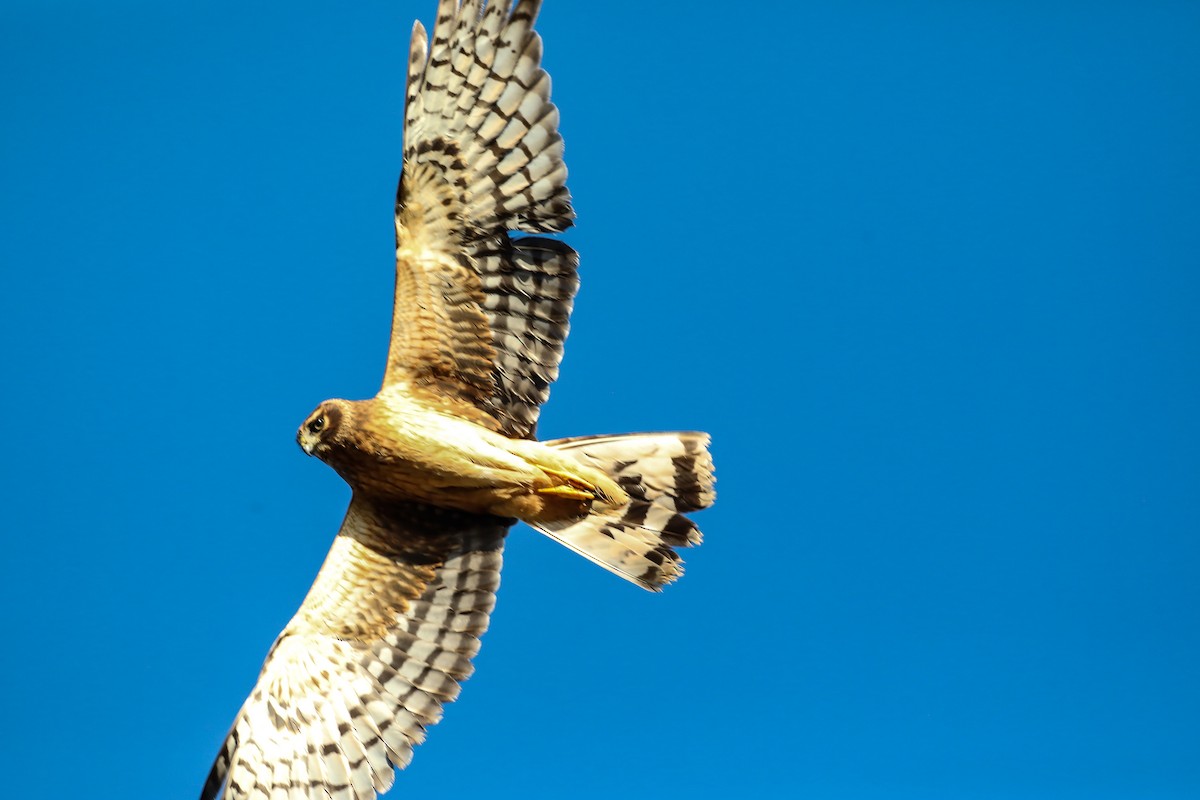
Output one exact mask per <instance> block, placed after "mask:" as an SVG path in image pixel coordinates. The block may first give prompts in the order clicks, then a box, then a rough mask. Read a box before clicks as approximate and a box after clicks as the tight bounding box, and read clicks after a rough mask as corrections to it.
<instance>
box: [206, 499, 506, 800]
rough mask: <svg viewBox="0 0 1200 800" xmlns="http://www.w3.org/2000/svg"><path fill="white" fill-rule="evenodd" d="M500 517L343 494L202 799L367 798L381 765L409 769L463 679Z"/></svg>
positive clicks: (500, 541) (482, 623) (487, 602)
mask: <svg viewBox="0 0 1200 800" xmlns="http://www.w3.org/2000/svg"><path fill="white" fill-rule="evenodd" d="M510 524H511V521H509V520H503V519H499V518H496V517H479V516H473V515H470V514H464V513H461V512H456V511H448V510H444V509H437V508H433V507H430V506H423V505H417V504H409V503H405V504H396V503H393V504H387V505H386V506H384V505H379V504H375V503H371V502H367V501H364V500H361V499H359V498H355V499H354V500H353V501H351V504H350V509H349V511H348V512H347V513H346V519H345V521H344V522H343V523H342V528H341V531H340V532H339V533H338V535H337V538H335V539H334V542H333V547H332V549H331V550H330V551H329V555H328V557H327V558H326V559H325V564H324V566H322V567H321V571H320V573H319V574H318V575H317V579H316V582H315V583H314V584H313V587H312V589H311V590H309V593H308V596H307V597H306V598H305V599H304V602H303V603H302V604H301V606H300V610H299V611H297V612H296V616H295V617H293V618H292V620H291V622H289V623H288V625H287V627H286V628H284V630H283V633H281V634H280V635H279V638H278V639H277V640H276V641H275V644H274V646H273V647H272V648H271V652H270V653H269V654H268V655H267V660H266V663H265V664H263V668H262V672H261V674H260V675H259V679H258V683H257V684H256V685H255V687H254V690H253V691H252V692H251V693H250V697H249V698H248V699H247V700H246V703H245V705H243V706H242V709H241V711H240V712H239V713H238V715H237V718H236V719H235V720H234V723H233V727H232V729H231V730H230V732H229V736H228V737H227V738H226V740H225V744H224V746H223V747H222V748H221V752H220V753H219V754H218V755H217V758H216V761H215V763H214V764H213V767H212V771H211V772H210V773H209V776H208V780H207V781H206V782H205V784H204V790H203V792H202V794H201V800H214V799H215V798H217V797H218V796H221V797H224V798H225V800H238V799H239V798H250V797H263V798H266V797H272V798H274V797H290V798H308V797H314V798H315V797H321V798H325V797H327V796H328V797H330V798H333V799H334V800H372V799H373V798H374V797H375V794H376V792H385V791H387V790H388V789H389V788H390V787H391V785H392V781H393V780H394V777H395V776H394V772H393V767H397V768H402V767H404V766H405V765H407V764H408V762H409V760H410V759H411V758H412V748H413V746H414V745H417V744H420V743H421V742H422V741H423V740H424V739H425V728H426V727H427V726H429V725H432V724H433V723H435V722H437V721H438V720H439V719H440V718H441V716H442V704H443V703H449V702H451V701H453V700H454V699H455V698H456V697H457V696H458V691H459V682H460V681H462V680H464V679H465V678H466V677H467V676H469V675H470V674H471V669H472V667H471V662H470V659H471V657H472V656H473V655H475V653H476V652H478V650H479V637H480V636H481V635H482V634H483V632H484V630H486V628H487V625H488V616H489V614H490V613H491V610H492V607H493V606H494V604H495V592H496V588H497V586H499V583H500V563H501V550H502V548H503V545H504V536H505V534H506V533H507V531H508V527H509V525H510ZM222 786H224V793H223V794H222V792H221V790H222Z"/></svg>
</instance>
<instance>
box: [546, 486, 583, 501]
mask: <svg viewBox="0 0 1200 800" xmlns="http://www.w3.org/2000/svg"><path fill="white" fill-rule="evenodd" d="M537 492H538V494H548V495H551V496H552V497H562V498H565V499H567V500H595V499H596V495H594V494H592V493H591V492H585V491H583V490H582V489H576V488H575V487H573V486H543V487H542V488H541V489H538V490H537Z"/></svg>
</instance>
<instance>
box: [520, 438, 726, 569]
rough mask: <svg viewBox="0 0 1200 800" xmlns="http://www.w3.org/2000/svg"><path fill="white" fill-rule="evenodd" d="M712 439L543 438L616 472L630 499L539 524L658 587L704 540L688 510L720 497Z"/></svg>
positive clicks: (577, 547) (600, 560)
mask: <svg viewBox="0 0 1200 800" xmlns="http://www.w3.org/2000/svg"><path fill="white" fill-rule="evenodd" d="M708 442H709V438H708V434H705V433H695V432H684V433H633V434H624V435H620V436H583V437H578V438H572V439H556V440H552V441H548V442H544V444H546V445H548V446H550V447H552V448H554V449H556V450H560V451H565V452H567V453H569V454H570V455H571V456H573V457H575V458H576V459H578V460H579V461H580V462H582V463H584V464H586V465H587V466H589V467H592V468H593V469H596V470H599V471H600V472H603V473H604V474H606V475H608V476H609V477H611V478H612V479H613V480H614V481H616V482H617V483H618V484H619V485H620V487H621V488H622V489H624V490H625V492H626V493H627V494H628V495H629V497H630V500H629V502H628V503H626V504H624V505H621V506H615V507H614V506H607V505H603V504H597V505H594V506H593V507H592V510H591V513H589V514H588V515H587V516H585V517H583V518H575V519H570V520H566V521H563V522H550V523H540V524H536V525H534V527H535V528H537V529H538V530H539V531H541V532H542V533H544V534H546V535H547V536H549V537H550V538H552V539H554V540H556V541H558V542H560V543H562V544H563V545H566V546H567V547H569V548H570V549H572V550H574V551H575V552H577V553H579V554H580V555H582V556H584V557H585V558H588V559H590V560H591V561H593V562H595V563H597V564H599V565H600V566H602V567H604V568H605V569H607V570H608V571H610V572H614V573H616V574H617V575H620V576H621V577H622V578H625V579H626V580H628V581H631V582H633V583H636V584H638V585H639V586H641V587H642V588H644V589H649V590H651V591H659V590H660V589H662V587H663V586H665V585H666V584H668V583H670V582H671V581H673V580H675V579H676V578H678V577H679V576H680V575H682V574H683V562H682V560H681V559H680V557H679V554H678V553H676V552H675V548H678V547H691V546H693V545H697V544H700V541H701V535H700V529H699V528H697V527H696V523H694V522H692V520H690V519H689V518H688V517H687V516H685V515H686V514H688V513H690V512H692V511H699V510H700V509H702V508H707V507H708V506H710V505H712V503H713V500H714V499H715V498H716V493H715V492H714V491H713V484H714V483H715V478H714V477H713V463H712V457H711V456H710V455H709V453H708V449H707V446H708Z"/></svg>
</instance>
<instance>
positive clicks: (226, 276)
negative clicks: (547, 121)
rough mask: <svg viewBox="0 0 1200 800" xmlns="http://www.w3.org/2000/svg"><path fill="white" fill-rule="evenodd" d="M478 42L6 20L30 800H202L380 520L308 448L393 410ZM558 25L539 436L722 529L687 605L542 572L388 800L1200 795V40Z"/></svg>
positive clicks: (530, 555)
mask: <svg viewBox="0 0 1200 800" xmlns="http://www.w3.org/2000/svg"><path fill="white" fill-rule="evenodd" d="M434 5H435V3H434V2H433V0H420V2H415V0H395V1H394V2H374V1H372V2H363V1H359V2H354V3H328V2H288V3H276V2H264V3H255V4H240V3H231V2H225V1H224V0H221V1H220V2H207V3H200V2H180V3H171V4H154V3H149V2H131V1H130V0H108V1H107V2H104V3H100V2H95V3H86V4H85V3H78V2H66V1H65V0H63V1H58V0H50V1H49V2H38V3H35V2H4V3H2V4H0V74H2V75H3V78H4V79H3V81H2V82H0V99H2V101H3V102H0V144H2V147H0V185H2V186H3V188H4V191H3V193H0V220H2V221H0V226H2V230H3V241H4V255H3V258H2V263H3V279H4V287H5V288H4V291H3V292H0V332H2V334H3V339H2V341H3V352H4V360H5V364H6V367H5V369H4V370H3V375H4V378H3V387H4V390H5V391H4V395H5V398H6V401H7V405H6V413H5V417H6V420H7V424H6V426H5V427H6V435H5V440H6V443H7V457H6V458H4V459H3V462H2V466H0V471H2V472H3V475H2V482H0V486H3V492H4V497H5V498H6V499H7V502H6V504H5V505H6V509H7V511H6V513H5V515H4V521H3V523H2V526H0V530H2V531H3V533H4V538H5V542H6V550H7V552H8V556H7V557H6V558H5V559H4V560H3V566H2V569H3V580H0V598H2V599H3V604H4V608H5V610H6V617H7V620H8V625H7V634H8V645H7V646H6V647H5V648H4V649H3V654H2V655H0V679H3V683H4V684H5V685H6V686H7V687H8V691H7V699H6V701H5V706H6V711H5V721H6V724H5V725H4V726H3V730H2V731H0V739H2V740H3V742H2V744H3V747H0V752H2V753H3V756H0V759H2V760H3V763H4V765H5V769H4V772H5V776H6V777H5V781H6V783H7V787H6V791H5V793H6V794H9V795H11V796H14V797H18V796H38V797H64V798H66V797H89V798H90V797H107V796H116V795H118V794H120V795H121V796H124V797H135V798H162V797H170V798H175V797H182V798H186V797H191V796H194V795H195V794H196V793H197V792H198V790H199V787H200V784H201V782H202V781H203V778H204V775H205V774H206V772H207V770H208V767H209V763H210V761H211V758H212V756H213V755H214V753H215V751H216V749H217V747H218V746H219V743H220V741H221V739H222V737H223V735H224V733H225V730H226V727H227V725H228V724H229V722H230V720H231V719H232V717H233V715H234V713H235V712H236V710H237V708H238V706H239V705H240V704H241V702H242V700H243V698H244V697H245V695H246V693H247V691H248V690H249V689H250V687H251V685H252V683H253V681H254V679H255V676H256V675H257V671H258V668H259V665H260V663H261V660H262V657H263V656H264V655H265V653H266V650H267V648H268V646H269V645H270V643H271V641H272V639H273V638H274V636H275V635H276V633H277V632H278V631H279V629H280V628H281V626H282V625H283V624H284V622H286V620H287V619H288V617H289V616H290V615H291V614H292V612H293V611H294V609H295V607H296V605H297V604H298V602H299V601H300V599H301V597H302V596H303V594H304V592H305V591H306V590H307V588H308V585H309V583H310V582H311V580H312V576H313V575H314V573H315V571H316V569H317V567H318V565H319V564H320V561H321V559H322V557H323V556H324V553H325V551H326V548H327V547H328V544H329V541H330V539H331V537H332V536H333V534H334V532H335V531H336V529H337V525H338V523H339V522H340V519H341V515H342V513H343V512H344V509H345V504H346V500H347V497H348V491H347V489H346V488H345V486H344V485H343V484H342V483H341V482H340V481H339V479H338V478H337V477H336V476H335V475H334V474H333V473H332V471H330V470H328V469H327V468H325V467H324V466H323V465H321V464H320V463H318V462H316V461H315V460H311V459H308V458H306V457H304V455H303V454H302V453H301V452H300V451H299V450H298V449H297V447H296V445H295V443H294V440H293V436H294V432H295V429H296V427H297V426H298V425H299V423H300V422H301V421H302V420H303V419H304V417H305V416H306V415H307V414H308V412H309V411H310V410H311V409H312V407H313V406H315V405H316V403H317V402H318V401H320V400H322V399H324V398H326V397H330V396H342V397H367V396H370V395H372V394H373V393H374V392H375V390H376V388H377V386H378V382H379V379H380V376H381V374H382V369H383V361H384V356H385V352H386V346H387V335H388V326H389V319H390V303H391V281H392V275H391V263H390V262H391V252H392V240H391V237H392V232H391V199H392V193H393V191H394V186H395V180H396V175H397V172H398V169H399V152H400V151H399V144H400V136H401V128H400V125H401V118H402V101H403V65H404V61H405V55H406V49H407V38H408V32H409V29H410V26H411V21H412V19H413V18H414V17H416V16H420V17H421V18H423V19H425V20H426V21H427V22H428V21H430V19H431V17H432V15H433V9H434ZM539 28H540V30H541V32H542V34H543V36H544V38H545V40H546V56H545V63H546V65H547V67H548V69H549V70H550V72H551V74H552V76H553V79H554V98H555V100H556V102H557V103H558V105H559V107H560V109H561V111H562V120H563V122H562V130H563V134H564V136H565V137H566V142H567V159H568V165H569V167H570V170H571V179H570V187H571V189H572V192H573V195H574V198H575V203H576V208H577V211H578V213H579V224H578V226H577V228H576V229H574V230H572V231H571V232H570V233H569V235H568V236H567V237H566V238H567V240H568V241H569V242H570V243H571V244H572V245H574V246H575V247H576V248H577V249H578V250H579V251H580V253H581V256H582V277H583V286H582V290H581V293H580V296H579V300H578V303H577V306H576V314H575V317H574V327H573V330H572V333H571V338H570V340H569V342H568V348H567V355H566V360H565V363H564V369H563V375H562V379H561V380H560V382H559V383H558V384H557V386H556V388H555V390H554V393H553V395H552V397H551V400H550V404H549V406H548V407H547V410H546V413H545V414H544V416H543V423H542V428H541V432H542V435H543V436H546V437H554V436H565V435H574V434H582V433H599V432H621V431H631V430H655V429H670V428H685V429H686V428H700V429H705V430H708V431H710V432H711V433H712V434H713V437H714V445H713V450H714V454H715V456H716V459H717V466H718V474H719V477H720V483H719V490H720V496H719V500H718V504H717V506H716V507H715V508H714V509H712V510H711V511H708V512H705V513H704V514H703V515H702V516H701V517H700V521H701V522H702V525H703V528H704V530H705V532H706V534H707V540H706V543H705V544H704V546H703V547H702V548H700V549H699V550H697V551H695V552H693V553H692V554H691V555H690V558H689V559H688V563H689V571H688V574H687V576H686V577H685V579H684V580H683V581H681V582H680V583H679V584H678V585H676V586H674V587H672V588H671V589H670V590H669V591H668V592H666V593H664V594H663V595H660V596H651V595H649V594H646V593H643V592H640V591H638V590H636V589H634V588H633V587H631V586H628V585H625V584H623V583H622V582H621V581H619V580H617V579H615V578H614V577H612V576H611V575H609V574H607V573H605V572H603V571H601V570H599V569H596V568H595V567H594V566H592V565H591V564H588V563H586V562H584V561H583V560H581V559H578V558H576V557H574V556H572V554H570V553H567V552H566V551H564V550H562V549H561V548H558V547H557V546H556V545H554V544H553V543H551V542H549V541H547V540H544V539H541V538H539V537H538V536H537V535H536V534H534V533H532V532H531V531H529V530H528V529H523V528H522V529H517V530H515V531H514V532H513V535H512V536H511V538H510V543H509V547H508V551H507V560H506V567H505V576H504V585H503V587H502V589H501V593H500V601H499V606H498V609H497V613H496V615H495V618H494V623H493V627H492V629H491V631H490V632H489V633H488V635H487V637H486V639H485V641H484V648H483V651H482V653H481V655H480V657H479V659H478V661H477V667H478V671H477V672H476V675H475V677H473V678H472V679H471V680H470V682H469V683H468V684H467V685H466V687H465V689H464V692H463V697H462V700H461V701H460V702H459V703H457V704H456V705H454V706H452V707H451V708H450V709H449V711H448V713H447V716H446V720H445V721H444V722H443V723H442V724H441V725H440V726H438V728H437V729H435V730H434V731H433V732H432V733H431V736H430V739H429V742H428V743H427V744H426V745H424V746H422V748H420V749H419V750H418V752H417V756H416V759H415V761H414V763H413V766H412V768H411V769H410V770H409V771H408V772H407V773H405V774H404V775H402V776H401V777H400V780H399V782H398V784H397V788H396V789H395V790H394V791H393V793H392V794H393V795H394V796H397V797H400V796H446V792H447V789H446V787H447V786H452V787H454V789H453V791H452V792H451V794H453V795H454V796H469V793H479V795H481V796H484V795H486V796H489V797H523V798H524V797H560V796H573V797H581V798H586V797H612V796H614V793H617V792H632V793H635V794H637V795H639V796H641V795H645V796H661V797H684V796H687V797H696V798H700V797H728V796H763V797H771V796H780V797H782V796H790V795H792V794H793V793H799V794H798V795H797V796H807V797H837V798H895V797H920V798H1007V797H1030V798H1041V797H1044V798H1072V797H1078V798H1099V797H1114V798H1117V797H1122V798H1123V797H1139V798H1182V797H1195V796H1196V795H1197V794H1200V760H1198V759H1197V758H1196V753H1198V752H1200V732H1198V728H1197V724H1196V720H1197V719H1198V718H1200V682H1198V681H1197V680H1196V675H1197V664H1198V656H1200V652H1198V651H1200V619H1198V617H1200V581H1198V580H1197V570H1198V568H1200V493H1198V491H1197V489H1198V488H1200V421H1198V420H1200V417H1198V415H1197V408H1200V370H1198V368H1197V367H1198V365H1200V315H1198V314H1197V309H1198V303H1200V256H1198V254H1200V224H1198V220H1200V148H1198V147H1197V142H1200V7H1198V6H1197V5H1196V4H1193V3H1186V2H1175V3H1168V2H1160V3H1104V2H1098V3H1097V2H1092V3H1082V2H1080V3H1021V2H980V3H971V4H956V3H946V2H906V3H890V2H889V3H884V2H876V3H870V2H847V3H839V4H830V3H823V4H801V3H793V2H786V3H785V2H764V3H761V4H718V3H711V4H705V3H687V4H683V3H660V4H653V3H637V2H633V1H632V0H624V1H620V2H618V1H617V0H614V1H613V2H607V3H602V4H599V3H582V2H578V1H576V2H564V1H563V0H558V1H557V2H556V1H555V0H548V2H547V8H545V9H544V11H543V14H542V20H541V23H540V26H539ZM389 796H392V795H389Z"/></svg>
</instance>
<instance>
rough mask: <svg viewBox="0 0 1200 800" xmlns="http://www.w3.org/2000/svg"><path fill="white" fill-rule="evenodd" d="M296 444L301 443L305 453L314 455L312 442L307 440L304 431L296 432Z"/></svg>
mask: <svg viewBox="0 0 1200 800" xmlns="http://www.w3.org/2000/svg"><path fill="white" fill-rule="evenodd" d="M296 444H298V445H300V449H301V450H303V451H304V455H306V456H310V457H311V456H312V454H313V452H312V443H311V442H306V441H305V440H304V435H303V434H302V433H297V434H296Z"/></svg>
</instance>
